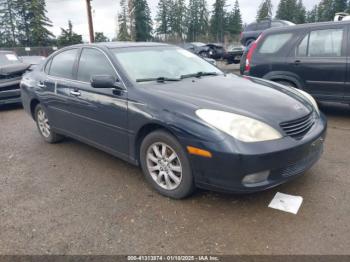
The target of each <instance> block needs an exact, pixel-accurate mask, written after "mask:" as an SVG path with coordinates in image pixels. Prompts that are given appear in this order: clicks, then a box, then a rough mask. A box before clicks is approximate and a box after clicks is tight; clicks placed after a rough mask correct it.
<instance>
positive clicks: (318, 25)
mask: <svg viewBox="0 0 350 262" xmlns="http://www.w3.org/2000/svg"><path fill="white" fill-rule="evenodd" d="M348 24H350V21H339V22H334V21H331V22H317V23H308V24H299V25H293V26H285V27H273V28H270V29H267V30H266V31H264V33H263V34H273V33H279V32H294V31H298V30H302V29H305V28H306V29H308V28H322V27H323V26H325V27H327V26H331V25H348Z"/></svg>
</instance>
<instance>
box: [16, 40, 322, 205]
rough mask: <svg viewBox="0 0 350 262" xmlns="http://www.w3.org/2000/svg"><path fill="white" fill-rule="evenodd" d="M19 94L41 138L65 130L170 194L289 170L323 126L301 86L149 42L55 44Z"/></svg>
mask: <svg viewBox="0 0 350 262" xmlns="http://www.w3.org/2000/svg"><path fill="white" fill-rule="evenodd" d="M140 61H142V63H140ZM96 65H98V66H96ZM21 94H22V100H23V107H24V109H25V110H26V111H27V112H28V114H29V115H30V116H31V117H32V118H33V119H34V120H35V121H36V123H37V127H38V131H39V132H40V134H41V135H42V137H43V139H44V140H45V141H47V142H49V143H54V142H58V141H59V140H60V139H62V135H64V136H69V137H73V138H75V139H78V140H80V141H83V142H85V143H87V144H90V145H92V146H95V147H97V148H99V149H101V150H104V151H106V152H108V153H111V154H113V155H115V156H117V157H120V158H122V159H124V160H126V161H129V162H130V163H133V164H135V165H141V167H142V170H143V173H144V175H145V177H146V179H147V181H148V182H149V183H150V184H151V185H152V186H153V187H154V188H155V189H156V190H157V191H158V192H159V193H161V194H163V195H165V196H168V197H172V198H176V199H178V198H183V197H186V196H188V195H189V194H191V192H192V191H193V190H194V188H195V187H201V188H207V189H212V190H219V191H228V192H237V193H239V192H241V193H248V192H255V191H261V190H266V189H269V188H271V187H274V186H277V185H279V184H281V183H285V182H287V181H289V180H291V179H293V178H296V177H298V176H299V175H301V174H302V173H304V172H305V171H306V170H308V169H309V168H311V167H312V166H313V165H314V164H315V163H316V162H317V161H318V160H319V158H320V157H321V155H322V152H323V142H324V138H325V134H326V126H327V124H326V123H327V122H326V119H325V117H324V116H323V115H322V113H320V112H319V110H318V107H317V104H316V102H315V100H314V99H313V98H312V97H311V96H310V95H308V94H307V93H305V92H303V91H301V90H300V91H298V90H296V89H294V88H289V87H284V86H281V85H276V84H274V83H271V82H269V81H266V80H262V79H257V78H243V77H239V76H236V75H233V74H225V73H223V72H222V71H221V70H219V69H218V68H216V67H215V66H213V65H211V64H209V63H207V62H206V61H204V60H203V59H201V58H200V57H198V56H197V55H194V54H193V53H191V52H188V51H187V50H184V49H182V48H179V47H175V46H170V45H165V44H158V43H122V42H119V43H113V42H110V43H100V44H89V45H76V46H71V47H66V48H63V49H61V50H60V51H58V52H56V53H54V54H53V55H51V56H50V57H49V58H48V59H47V60H46V61H45V63H44V64H43V65H41V66H38V67H37V68H36V69H34V70H33V71H32V72H29V73H27V74H26V75H25V76H24V77H23V80H22V83H21ZM267 99H268V101H267Z"/></svg>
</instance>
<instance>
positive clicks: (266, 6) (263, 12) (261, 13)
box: [256, 0, 272, 21]
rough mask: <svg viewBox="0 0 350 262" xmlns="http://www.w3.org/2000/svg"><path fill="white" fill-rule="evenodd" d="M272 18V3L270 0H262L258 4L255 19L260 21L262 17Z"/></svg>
mask: <svg viewBox="0 0 350 262" xmlns="http://www.w3.org/2000/svg"><path fill="white" fill-rule="evenodd" d="M266 18H272V3H271V0H263V2H262V3H261V4H260V6H259V9H258V13H257V15H256V20H257V21H260V20H262V19H266Z"/></svg>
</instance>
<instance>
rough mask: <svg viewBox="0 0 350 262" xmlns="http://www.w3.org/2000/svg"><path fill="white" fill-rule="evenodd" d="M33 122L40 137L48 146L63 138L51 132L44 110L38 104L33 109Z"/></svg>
mask: <svg viewBox="0 0 350 262" xmlns="http://www.w3.org/2000/svg"><path fill="white" fill-rule="evenodd" d="M35 122H36V126H37V128H38V130H39V133H40V135H41V136H42V137H43V138H44V140H45V141H46V142H48V143H50V144H53V143H57V142H59V141H61V140H62V139H63V137H62V136H61V135H59V134H57V133H55V132H54V131H52V130H51V127H50V121H49V118H48V116H47V113H46V111H45V109H44V108H43V107H42V106H41V105H40V104H38V105H37V106H36V107H35Z"/></svg>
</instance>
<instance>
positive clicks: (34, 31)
mask: <svg viewBox="0 0 350 262" xmlns="http://www.w3.org/2000/svg"><path fill="white" fill-rule="evenodd" d="M28 13H29V17H30V18H29V30H30V31H29V32H30V36H29V41H28V42H29V44H30V45H31V46H46V45H48V43H49V42H50V38H52V37H53V34H52V33H51V32H50V31H49V30H48V29H47V28H48V27H51V26H52V24H51V21H50V19H49V18H48V17H47V16H46V13H47V11H46V3H45V0H31V1H30V5H29V6H28Z"/></svg>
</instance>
